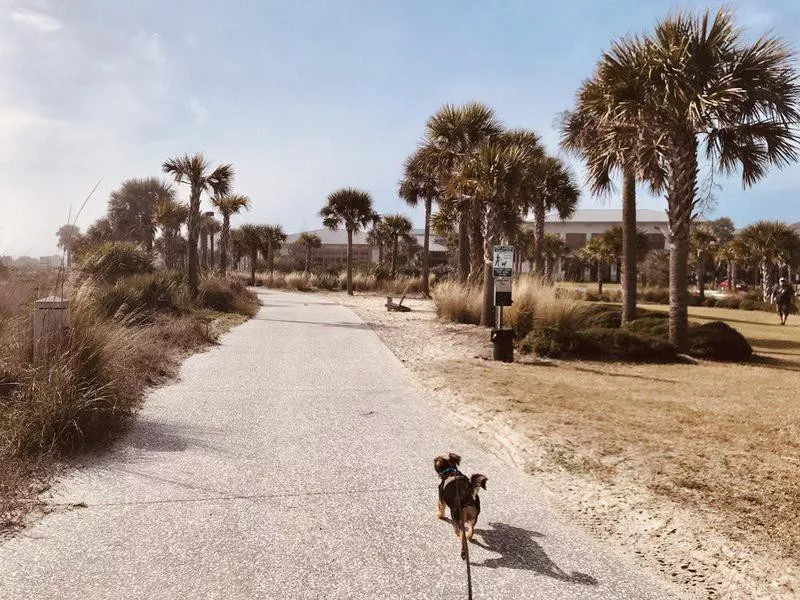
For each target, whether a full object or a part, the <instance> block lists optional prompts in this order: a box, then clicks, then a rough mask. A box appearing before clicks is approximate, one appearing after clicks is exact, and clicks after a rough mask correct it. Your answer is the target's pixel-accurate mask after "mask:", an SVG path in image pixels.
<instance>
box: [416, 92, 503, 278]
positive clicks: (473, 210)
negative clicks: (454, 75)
mask: <svg viewBox="0 0 800 600" xmlns="http://www.w3.org/2000/svg"><path fill="white" fill-rule="evenodd" d="M501 131H502V127H501V125H500V122H499V121H498V120H497V117H496V116H495V114H494V111H493V110H492V109H491V108H489V107H488V106H486V105H485V104H481V103H479V102H470V103H468V104H465V105H463V106H454V105H452V104H445V105H444V106H443V107H442V108H440V109H439V110H438V111H437V112H436V113H435V114H434V115H432V116H431V117H430V118H429V119H428V122H427V123H426V125H425V140H424V141H423V144H422V146H421V147H420V149H419V150H418V153H419V156H417V159H416V160H418V161H419V163H420V167H421V168H422V169H424V170H425V171H426V172H428V173H430V174H432V175H433V176H434V177H435V178H436V181H437V185H438V187H439V188H440V189H441V190H448V191H447V192H446V195H447V197H445V198H442V200H443V201H446V202H449V203H452V204H454V205H455V208H456V210H457V212H458V232H459V253H458V265H459V276H460V277H461V279H462V280H465V279H466V278H467V277H468V275H469V273H470V271H474V274H475V275H476V276H479V275H480V273H481V271H482V270H483V269H482V267H483V256H482V254H483V252H482V246H483V245H482V239H481V232H482V228H483V221H482V219H481V214H480V209H481V207H480V204H479V203H476V202H475V201H474V198H470V197H469V195H468V194H467V193H464V192H463V191H462V190H461V189H460V188H459V186H458V185H457V182H458V180H459V179H460V180H463V177H462V171H463V170H464V168H465V167H466V165H467V163H469V162H470V160H471V159H472V158H473V157H474V156H475V155H477V153H478V151H479V149H480V148H481V146H482V145H483V144H484V143H486V142H488V141H490V140H491V139H493V138H494V137H496V136H497V135H499V134H500V132H501Z"/></svg>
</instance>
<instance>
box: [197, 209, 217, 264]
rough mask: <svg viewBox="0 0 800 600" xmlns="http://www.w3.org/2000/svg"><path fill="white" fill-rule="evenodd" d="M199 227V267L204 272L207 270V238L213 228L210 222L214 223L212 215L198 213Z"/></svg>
mask: <svg viewBox="0 0 800 600" xmlns="http://www.w3.org/2000/svg"><path fill="white" fill-rule="evenodd" d="M199 221H200V225H199V226H198V230H199V232H200V267H201V268H202V269H203V270H205V269H207V268H208V266H209V265H208V238H209V234H210V233H211V232H210V229H211V228H212V227H213V225H212V222H213V221H214V216H213V214H209V213H205V212H204V213H200V219H199Z"/></svg>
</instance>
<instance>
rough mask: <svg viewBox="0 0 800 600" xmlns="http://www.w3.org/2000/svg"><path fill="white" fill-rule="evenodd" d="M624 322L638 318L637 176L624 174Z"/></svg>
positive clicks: (626, 171)
mask: <svg viewBox="0 0 800 600" xmlns="http://www.w3.org/2000/svg"><path fill="white" fill-rule="evenodd" d="M622 265H623V266H622V322H623V323H628V322H630V321H633V320H634V319H635V318H636V176H635V174H634V173H632V172H631V170H630V169H626V170H625V173H623V176H622Z"/></svg>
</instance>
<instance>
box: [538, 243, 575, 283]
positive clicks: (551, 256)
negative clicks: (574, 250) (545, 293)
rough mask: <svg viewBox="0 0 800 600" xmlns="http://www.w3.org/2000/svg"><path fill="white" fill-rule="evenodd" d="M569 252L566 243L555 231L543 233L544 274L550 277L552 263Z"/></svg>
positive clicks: (551, 274) (546, 277)
mask: <svg viewBox="0 0 800 600" xmlns="http://www.w3.org/2000/svg"><path fill="white" fill-rule="evenodd" d="M568 252H569V247H568V246H567V243H566V242H565V241H564V240H562V239H561V238H560V237H558V235H556V234H555V233H545V234H544V243H543V244H542V255H543V257H544V276H545V279H551V278H552V276H553V265H554V264H555V263H556V262H557V261H558V259H559V258H561V257H562V256H565V255H566V254H567V253H568Z"/></svg>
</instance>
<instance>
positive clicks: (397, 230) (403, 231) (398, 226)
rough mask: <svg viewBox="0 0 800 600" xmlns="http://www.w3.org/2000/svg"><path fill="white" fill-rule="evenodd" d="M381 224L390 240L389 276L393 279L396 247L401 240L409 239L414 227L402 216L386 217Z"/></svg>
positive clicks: (395, 269) (395, 266) (395, 268)
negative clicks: (383, 225)
mask: <svg viewBox="0 0 800 600" xmlns="http://www.w3.org/2000/svg"><path fill="white" fill-rule="evenodd" d="M383 223H384V224H385V226H386V230H387V232H388V233H389V239H390V240H391V250H392V259H391V276H392V277H394V276H395V275H396V273H397V246H398V244H399V242H400V239H401V238H402V239H408V238H410V237H411V229H412V228H413V227H414V226H413V225H412V223H411V220H410V219H409V218H408V217H404V216H403V215H388V216H386V217H383Z"/></svg>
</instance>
